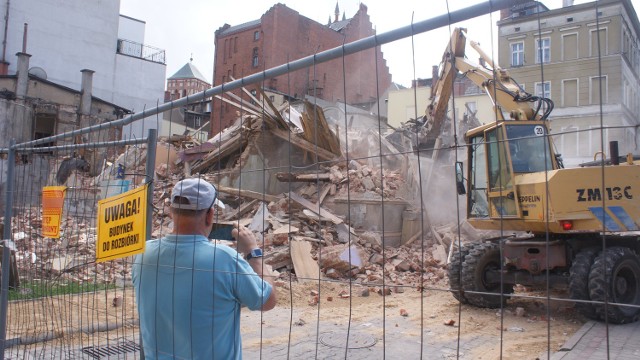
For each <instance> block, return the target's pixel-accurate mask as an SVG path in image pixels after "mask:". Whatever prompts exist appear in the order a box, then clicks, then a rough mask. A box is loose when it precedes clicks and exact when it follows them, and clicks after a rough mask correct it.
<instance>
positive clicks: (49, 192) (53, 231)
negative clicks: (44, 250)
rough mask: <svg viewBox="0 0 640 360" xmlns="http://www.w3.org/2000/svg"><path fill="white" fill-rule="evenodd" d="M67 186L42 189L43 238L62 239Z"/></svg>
mask: <svg viewBox="0 0 640 360" xmlns="http://www.w3.org/2000/svg"><path fill="white" fill-rule="evenodd" d="M66 190H67V187H66V186H45V187H43V188H42V236H44V237H50V238H56V239H57V238H59V237H60V220H61V219H62V208H63V206H64V192H65V191H66Z"/></svg>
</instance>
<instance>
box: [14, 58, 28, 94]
mask: <svg viewBox="0 0 640 360" xmlns="http://www.w3.org/2000/svg"><path fill="white" fill-rule="evenodd" d="M16 56H17V57H18V74H17V75H18V83H17V84H16V98H18V99H21V100H24V98H25V97H26V96H27V90H28V89H29V58H30V57H31V55H30V54H26V53H23V52H19V53H17V54H16Z"/></svg>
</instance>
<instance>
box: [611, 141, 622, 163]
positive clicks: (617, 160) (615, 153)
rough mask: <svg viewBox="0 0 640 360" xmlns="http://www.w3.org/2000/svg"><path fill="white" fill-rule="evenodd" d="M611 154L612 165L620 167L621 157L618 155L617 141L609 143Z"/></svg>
mask: <svg viewBox="0 0 640 360" xmlns="http://www.w3.org/2000/svg"><path fill="white" fill-rule="evenodd" d="M609 154H610V156H611V165H620V155H619V154H618V142H617V141H609Z"/></svg>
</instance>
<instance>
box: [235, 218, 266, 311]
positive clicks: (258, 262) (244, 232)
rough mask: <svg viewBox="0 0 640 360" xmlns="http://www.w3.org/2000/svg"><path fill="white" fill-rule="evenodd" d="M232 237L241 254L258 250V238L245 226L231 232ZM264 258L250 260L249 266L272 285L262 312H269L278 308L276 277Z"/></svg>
mask: <svg viewBox="0 0 640 360" xmlns="http://www.w3.org/2000/svg"><path fill="white" fill-rule="evenodd" d="M231 235H233V237H234V238H235V239H236V241H237V250H238V252H239V253H240V254H247V253H249V252H250V251H251V250H253V249H256V248H258V243H257V240H256V237H255V236H254V235H253V233H252V232H251V230H249V229H247V228H246V227H244V226H241V227H240V228H239V229H237V228H234V229H233V230H232V231H231ZM263 260H264V258H262V257H257V258H251V259H249V261H248V263H249V266H251V268H252V269H253V271H255V272H256V274H258V276H260V277H261V278H262V280H264V281H266V282H267V283H269V284H270V285H271V294H270V295H269V299H267V301H266V302H265V303H264V304H263V305H262V308H261V310H262V311H269V310H271V309H273V308H274V307H275V306H276V303H277V300H276V288H275V285H274V281H273V280H274V276H273V273H271V271H269V269H268V268H267V265H266V264H264V263H263Z"/></svg>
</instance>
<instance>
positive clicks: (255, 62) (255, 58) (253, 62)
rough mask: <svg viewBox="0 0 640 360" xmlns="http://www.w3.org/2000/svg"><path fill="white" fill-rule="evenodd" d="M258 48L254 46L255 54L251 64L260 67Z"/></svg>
mask: <svg viewBox="0 0 640 360" xmlns="http://www.w3.org/2000/svg"><path fill="white" fill-rule="evenodd" d="M258 64H259V63H258V48H253V56H252V60H251V65H252V66H253V67H258Z"/></svg>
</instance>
